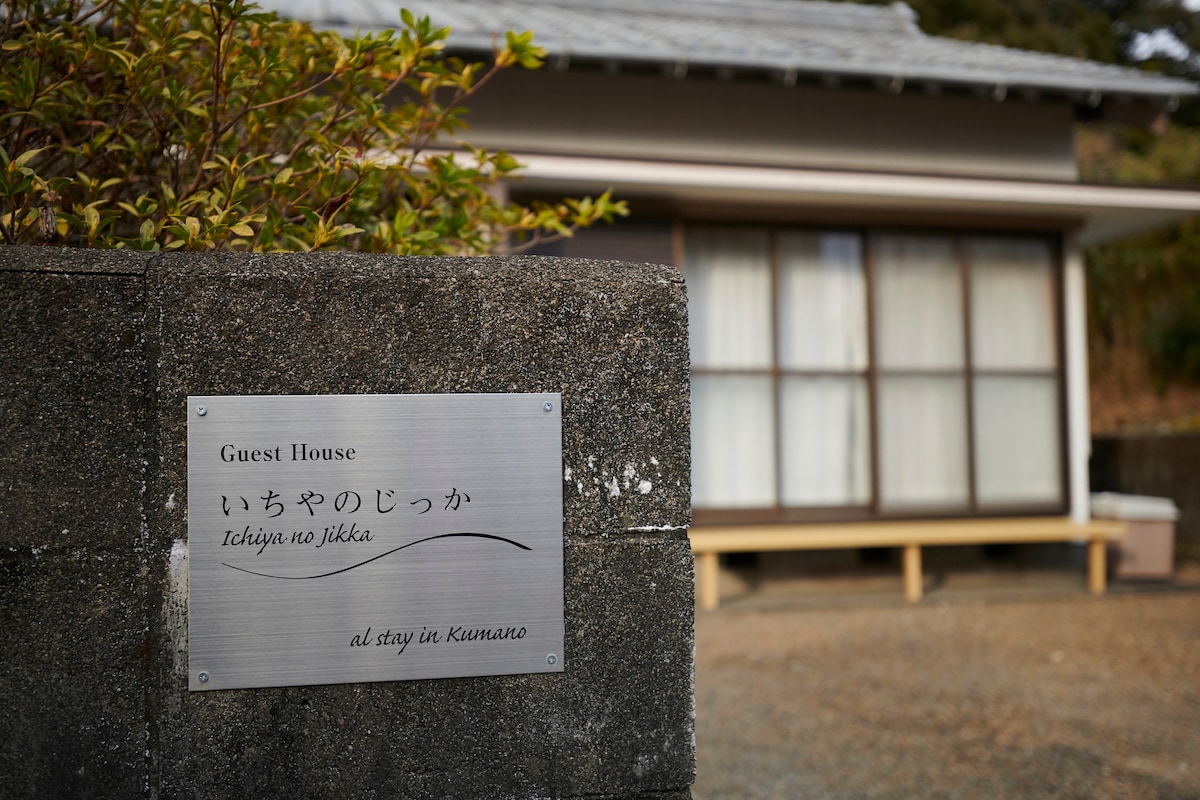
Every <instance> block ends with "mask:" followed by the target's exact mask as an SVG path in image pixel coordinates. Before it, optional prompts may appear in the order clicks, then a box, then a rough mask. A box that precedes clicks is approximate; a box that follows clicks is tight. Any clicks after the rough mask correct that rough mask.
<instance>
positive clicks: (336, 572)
mask: <svg viewBox="0 0 1200 800" xmlns="http://www.w3.org/2000/svg"><path fill="white" fill-rule="evenodd" d="M452 538H472V539H494V540H496V541H498V542H506V543H508V544H511V545H512V546H513V547H519V548H521V549H522V550H533V548H532V547H526V546H525V545H523V544H521V543H520V542H516V541H513V540H512V539H505V538H504V537H503V536H495V535H493V534H490V533H472V532H470V531H463V532H462V533H441V534H438V535H437V536H428V537H426V538H424V539H417V540H416V541H415V542H409V543H408V544H402V545H400V546H399V547H396V548H393V549H391V550H388V551H387V552H386V553H380V554H379V555H377V556H375V557H374V558H368V559H367V560H366V561H363V562H360V563H358V564H352V565H350V566H349V567H342V568H341V569H335V570H334V571H333V572H326V573H323V574H321V575H270V574H268V573H266V572H255V571H254V570H252V569H246V568H245V567H236V566H234V565H233V564H227V563H226V562H224V561H222V562H221V566H223V567H229V568H230V569H236V570H237V571H238V572H245V573H247V574H249V575H257V576H258V577H260V578H274V579H275V580H280V581H311V580H316V579H317V578H328V577H330V576H333V575H340V574H341V573H343V572H349V571H350V570H352V569H358V568H359V567H364V566H366V565H367V564H370V563H371V562H372V561H378V560H379V559H381V558H387V557H388V556H390V555H391V554H392V553H397V552H399V551H401V550H404V549H406V548H409V547H412V546H413V545H416V544H422V543H423V542H432V541H433V540H434V539H452Z"/></svg>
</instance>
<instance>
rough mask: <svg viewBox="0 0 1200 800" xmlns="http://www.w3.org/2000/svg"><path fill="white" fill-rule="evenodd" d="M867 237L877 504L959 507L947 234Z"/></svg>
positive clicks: (960, 406)
mask: <svg viewBox="0 0 1200 800" xmlns="http://www.w3.org/2000/svg"><path fill="white" fill-rule="evenodd" d="M873 245H874V250H873V252H874V254H875V275H876V284H875V287H876V289H875V332H876V336H875V348H876V353H877V354H878V366H879V370H880V378H879V391H878V395H877V397H878V405H879V407H878V420H879V422H878V424H879V502H880V505H881V506H882V507H883V508H885V509H896V508H905V507H912V508H923V507H958V506H965V505H966V504H967V502H968V499H969V486H968V475H967V466H968V465H967V424H966V420H967V416H966V414H967V398H966V384H965V382H964V378H963V376H962V374H961V372H959V371H961V370H964V369H965V366H966V357H965V352H964V343H965V338H964V337H965V331H964V323H965V320H964V316H963V292H962V278H961V271H960V269H959V264H958V261H957V258H956V255H955V251H954V244H953V241H952V240H950V239H949V238H945V237H934V236H879V237H877V238H876V239H875V240H874V242H873ZM890 370H900V371H906V372H908V374H889V371H890ZM914 372H915V373H916V374H913V373H914ZM948 372H949V373H950V374H947V373H948ZM955 372H958V373H959V374H953V373H955ZM921 373H925V374H921ZM939 373H941V374H939Z"/></svg>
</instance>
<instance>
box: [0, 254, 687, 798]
mask: <svg viewBox="0 0 1200 800" xmlns="http://www.w3.org/2000/svg"><path fill="white" fill-rule="evenodd" d="M0 292H2V293H3V294H2V297H3V301H2V302H0V309H3V326H2V328H0V352H2V353H3V356H4V359H3V365H4V366H3V370H4V373H3V381H4V384H5V390H4V391H3V393H0V398H2V399H0V403H2V404H3V407H2V409H0V410H2V412H3V413H2V420H0V436H2V437H3V438H2V439H0V443H2V445H3V446H2V447H0V635H2V637H3V639H2V640H3V642H4V647H3V650H2V651H0V658H2V659H3V669H0V696H3V697H4V698H5V699H4V701H3V703H0V798H8V797H12V798H17V797H22V798H24V797H106V798H107V797H162V798H182V797H189V798H190V797H203V798H223V797H228V798H252V797H272V798H274V797H291V798H304V797H314V798H316V797H320V798H327V797H354V798H362V797H404V798H408V797H411V798H426V797H427V798H442V797H455V798H475V797H478V798H485V797H486V798H494V797H514V798H525V797H528V798H534V797H563V798H569V797H584V796H586V797H589V798H596V797H599V798H651V797H654V798H660V797H661V798H685V797H688V796H690V791H689V789H688V787H689V786H690V784H691V781H692V778H693V775H694V751H695V746H694V741H693V719H692V716H693V706H692V607H693V606H692V564H691V555H690V550H689V547H688V543H687V538H686V526H687V525H688V523H689V521H690V520H689V505H688V502H689V501H688V497H689V486H688V475H689V461H688V422H689V420H688V360H687V341H686V330H687V320H686V306H685V298H684V289H683V285H682V280H681V278H680V277H679V276H678V274H677V273H675V272H674V271H673V270H671V269H669V268H666V267H654V266H647V265H628V264H615V263H603V262H585V261H572V260H565V259H533V258H513V259H416V258H409V259H403V258H385V257H368V256H356V255H345V254H340V255H316V256H301V255H279V256H232V255H225V256H214V255H207V256H200V255H188V254H174V255H165V256H160V255H152V254H144V255H143V254H120V253H111V252H84V251H74V252H71V251H55V250H49V249H23V248H0ZM538 391H558V392H561V393H562V395H563V464H564V481H565V483H564V539H565V541H564V558H565V581H566V588H565V594H566V597H565V622H566V647H567V650H568V653H569V661H568V662H567V663H568V668H567V670H566V672H565V673H562V674H553V673H549V674H539V675H517V676H503V677H488V678H472V679H455V680H430V681H402V682H390V683H370V684H352V685H338V686H313V687H292V688H281V689H256V690H238V691H230V692H199V693H189V692H188V691H187V688H186V686H187V681H186V614H185V613H184V609H185V605H184V604H185V600H186V594H185V590H184V587H185V586H186V539H187V523H186V519H187V517H186V512H187V472H186V469H187V454H186V420H185V413H184V410H185V401H186V397H187V396H188V395H189V394H192V395H199V394H350V393H442V392H538ZM642 481H647V482H648V483H649V485H650V486H651V487H652V488H651V489H650V490H649V491H646V492H644V493H643V492H642V491H638V490H637V486H638V484H639V483H641V482H642Z"/></svg>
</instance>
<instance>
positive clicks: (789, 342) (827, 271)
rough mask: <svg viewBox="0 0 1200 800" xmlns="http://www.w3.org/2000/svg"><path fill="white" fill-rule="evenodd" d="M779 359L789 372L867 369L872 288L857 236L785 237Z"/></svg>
mask: <svg viewBox="0 0 1200 800" xmlns="http://www.w3.org/2000/svg"><path fill="white" fill-rule="evenodd" d="M779 360H780V364H781V365H782V366H783V367H784V368H785V369H788V368H793V369H809V370H822V369H828V370H864V369H866V367H867V289H866V278H865V276H864V274H863V259H862V245H861V240H860V238H859V237H858V236H857V235H855V234H839V233H785V234H781V235H780V237H779Z"/></svg>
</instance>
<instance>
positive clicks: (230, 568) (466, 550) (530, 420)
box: [188, 393, 565, 690]
mask: <svg viewBox="0 0 1200 800" xmlns="http://www.w3.org/2000/svg"><path fill="white" fill-rule="evenodd" d="M560 404H561V398H560V396H559V395H558V394H556V393H546V394H485V395H470V394H450V395H326V396H296V395H289V396H224V397H189V398H188V540H189V543H188V562H189V583H188V672H189V680H188V686H189V688H190V689H192V690H209V689H234V688H251V687H263V686H299V685H308V684H328V683H358V682H366V681H390V680H408V679H418V678H457V677H467V676H482V675H509V674H517V673H533V672H561V671H563V669H564V666H565V658H564V653H563V537H562V531H563V521H562V520H563V517H562V415H561V411H560Z"/></svg>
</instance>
